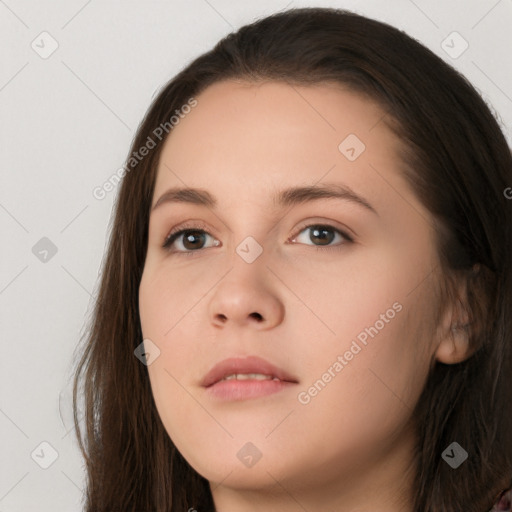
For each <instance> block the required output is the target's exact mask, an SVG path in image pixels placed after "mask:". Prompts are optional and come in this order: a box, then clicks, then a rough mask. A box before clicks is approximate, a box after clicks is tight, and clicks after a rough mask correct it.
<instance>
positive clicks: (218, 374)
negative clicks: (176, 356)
mask: <svg viewBox="0 0 512 512" xmlns="http://www.w3.org/2000/svg"><path fill="white" fill-rule="evenodd" d="M235 373H236V374H239V373H261V374H263V375H271V376H272V377H277V378H278V379H279V380H282V381H287V382H295V383H297V382H298V381H297V379H296V378H295V377H294V376H293V375H290V374H288V373H287V372H286V371H285V370H283V369H282V368H278V367H277V366H274V365H273V364H272V363H269V362H268V361H266V360H265V359H262V358H261V357H257V356H248V357H231V358H229V359H224V360H223V361H221V362H220V363H217V364H216V365H215V366H214V367H213V368H212V369H211V370H210V371H209V372H208V373H207V374H206V375H205V376H204V377H203V380H202V381H201V386H203V387H205V388H206V387H208V386H211V385H213V384H215V383H216V382H219V381H220V380H222V379H223V378H224V377H227V376H228V375H232V374H235Z"/></svg>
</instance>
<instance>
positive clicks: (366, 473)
mask: <svg viewBox="0 0 512 512" xmlns="http://www.w3.org/2000/svg"><path fill="white" fill-rule="evenodd" d="M197 101H198V104H197V106H196V107H195V108H194V109H193V110H192V111H191V112H190V113H189V114H188V115H187V116H186V117H185V118H183V119H181V120H180V122H179V124H178V125H177V126H176V127H175V128H174V129H173V131H172V132H171V134H170V136H169V137H168V139H167V141H166V142H165V146H164V149H163V153H162V155H161V158H160V161H159V168H158V175H157V181H156V186H155V193H154V197H153V205H154V204H155V203H156V201H157V200H158V198H159V197H160V196H161V195H162V194H163V193H164V192H165V191H166V190H167V189H169V188H170V187H176V186H180V187H185V186H187V187H199V188H203V189H206V190H208V191H209V192H210V193H211V194H212V195H214V196H215V197H216V198H217V200H218V206H217V208H215V209H213V208H208V207H205V206H199V205H193V204H185V203H172V204H171V203H165V204H162V205H160V206H159V207H158V208H157V209H155V210H154V212H152V214H151V217H150V224H149V241H148V251H147V259H146V263H145V268H144V272H143V276H142V280H141V283H140V292H139V307H140V319H141V325H142V330H143V334H144V338H145V339H150V340H151V341H152V342H153V343H154V344H155V345H157V346H158V348H159V350H160V355H159V357H158V358H157V359H155V360H154V362H153V363H152V364H150V365H149V366H148V371H149V376H150V381H151V387H152V391H153V395H154V399H155V403H156V406H157V409H158V412H159V414H160V417H161V419H162V422H163V424H164V426H165V428H166V430H167V432H168V434H169V436H170V437H171V439H172V440H173V442H174V443H175V444H176V446H177V447H178V449H179V450H180V452H181V453H182V454H183V456H184V457H185V458H186V459H187V461H188V462H189V463H190V465H191V466H192V467H193V468H194V469H196V471H198V472H199V473H200V474H201V475H202V476H204V477H205V478H207V479H208V480H209V481H210V487H211V489H212V493H213V497H214V501H215V505H216V507H217V510H218V511H219V512H234V511H237V512H240V511H241V512H244V511H249V510H250V511H256V510H258V511H260V510H261V511H264V510H265V511H269V510H271V511H273V510H279V511H281V512H287V511H290V512H291V511H302V510H304V509H306V510H337V511H339V512H349V511H352V512H356V511H359V512H362V511H369V510H372V511H381V512H391V511H393V512H397V511H398V510H400V511H412V505H411V500H412V495H413V489H412V488H411V481H412V480H411V479H412V475H413V473H412V469H413V468H412V460H413V459H412V454H413V449H414V444H415V434H414V429H413V428H412V426H411V425H412V424H411V419H412V418H411V413H412V410H413V407H414V405H415V403H416V402H417V399H418V397H419V395H420V393H421V391H422V389H423V387H424V385H425V381H426V378H427V374H428V370H429V368H430V366H431V365H432V364H434V362H435V360H439V361H442V362H445V363H455V362H458V361H460V360H462V359H464V358H465V357H466V356H467V352H466V343H465V341H466V340H465V339H464V338H460V339H459V338H458V337H455V336H454V335H452V331H451V325H452V324H453V323H457V322H458V323H460V322H463V321H464V319H463V318H460V315H459V316H457V310H456V309H455V308H454V307H452V306H451V305H447V306H446V307H444V308H442V309H441V307H440V297H439V292H438V282H437V280H439V279H441V274H440V269H439V260H438V256H437V253H436V250H435V245H434V238H435V231H434V227H433V223H432V217H431V215H430V214H429V213H428V211H427V210H426V209H425V208H424V207H423V206H422V205H421V204H420V203H419V201H418V200H417V198H416V197H415V196H414V194H413V192H412V191H411V189H410V188H409V187H408V185H407V184H406V182H405V180H404V179H403V178H402V177H401V175H400V168H399V166H400V161H399V157H398V150H399V141H398V140H397V138H396V137H395V136H394V135H393V134H392V133H391V131H390V130H389V129H388V127H387V126H386V125H385V123H384V122H383V118H384V115H385V113H384V111H382V110H381V109H380V108H379V107H378V106H377V105H376V104H374V103H373V102H371V101H369V100H368V99H366V98H364V97H362V96H360V95H356V94H355V93H353V92H350V91H348V90H346V89H343V88H341V87H340V86H335V85H332V84H321V85H315V86H307V87H306V86H300V87H299V86H293V87H292V86H291V85H288V84H285V83H280V82H265V83H260V84H252V83H246V82H235V81H225V82H220V83H217V84H214V85H212V86H210V87H209V88H207V89H206V90H205V91H204V92H203V93H202V94H200V95H199V96H198V97H197ZM349 134H356V135H357V137H358V138H359V139H360V140H361V141H363V143H364V144H365V146H366V149H365V150H364V151H363V152H362V153H361V154H360V155H359V156H358V157H357V159H355V160H354V161H350V160H349V159H347V158H346V156H345V155H344V154H343V153H342V152H341V151H340V150H339V149H338V145H339V144H340V143H341V142H342V141H343V140H344V139H345V138H346V137H347V136H348V135H349ZM326 183H336V184H343V185H346V186H349V187H350V188H351V189H352V190H353V191H354V192H356V193H357V194H359V195H361V196H362V197H364V198H365V199H366V200H367V201H368V202H369V203H370V204H371V205H372V206H373V208H374V209H375V210H376V212H377V214H375V213H373V212H371V211H369V210H368V209H365V208H364V207H362V206H360V205H358V204H356V203H354V202H350V201H346V200H340V199H327V198H322V199H318V200H315V201H310V202H306V203H303V204H299V205H294V206H292V207H288V208H284V209H283V208H278V207H276V206H274V205H273V204H272V202H271V196H272V195H273V194H274V193H275V192H277V191H279V190H281V189H284V188H288V187H293V186H299V185H300V186H305V185H317V186H318V185H322V184H326ZM186 221H196V222H193V223H192V226H189V225H187V226H186V228H187V229H191V228H192V229H203V230H205V231H206V232H207V233H205V234H204V239H203V241H202V242H201V240H199V241H198V242H197V241H196V244H199V247H198V248H196V249H194V248H192V249H190V248H189V247H195V246H191V245H186V244H185V245H184V243H185V242H184V240H185V237H184V236H180V237H179V238H178V239H177V240H176V241H175V242H174V244H173V249H174V252H172V249H171V252H168V251H166V250H165V249H163V248H162V245H163V243H164V240H165V238H166V237H167V235H168V234H169V232H170V230H171V229H172V228H174V227H179V226H181V225H183V223H184V222H186ZM198 222H202V223H204V224H205V225H206V227H204V226H201V225H199V226H198V227H197V228H196V227H195V226H197V224H198ZM314 223H316V224H322V225H325V224H327V225H331V226H333V227H334V229H341V230H342V231H346V232H347V234H348V235H350V236H352V237H353V242H350V241H348V240H346V239H344V238H343V237H342V235H340V234H337V232H336V231H329V232H328V233H329V234H330V236H331V239H332V241H331V242H330V243H328V242H327V246H328V247H332V249H328V248H327V247H326V246H324V245H322V241H321V240H319V238H315V236H314V234H313V230H312V229H308V228H306V225H307V224H314ZM248 236H251V237H253V238H254V239H255V240H256V241H257V242H258V244H259V245H260V246H261V248H262V249H263V252H262V253H261V254H260V256H259V257H258V258H256V259H255V261H254V262H252V263H247V262H246V261H245V260H244V259H243V258H242V257H241V256H239V254H237V252H236V248H237V246H238V245H239V244H240V243H241V242H242V241H243V240H244V239H245V238H246V237H248ZM331 239H330V240H331ZM290 240H295V242H292V241H290ZM185 241H186V240H185ZM216 241H217V243H218V245H215V243H216ZM201 243H202V245H201ZM201 247H203V248H201ZM187 248H188V249H187ZM187 250H188V251H189V252H190V253H192V252H194V251H196V252H194V253H193V254H185V253H184V251H187ZM179 251H182V252H179ZM393 304H395V306H396V305H397V304H399V305H400V306H401V309H400V311H399V312H397V311H396V310H395V315H393V316H394V318H392V319H388V321H387V322H385V321H384V322H383V323H384V327H382V328H381V329H378V334H376V335H374V337H370V336H368V340H367V344H366V345H364V344H362V343H360V342H358V345H359V346H360V351H358V352H357V354H355V355H354V356H353V358H352V359H351V360H350V361H347V360H346V359H344V360H345V362H346V363H347V364H346V365H343V368H342V370H341V371H338V372H336V371H335V370H334V369H333V364H334V363H335V362H336V361H337V360H338V361H339V359H337V358H338V356H342V357H343V356H344V354H345V353H346V351H347V350H349V349H350V347H351V346H353V347H354V345H351V344H352V343H353V341H354V340H356V341H357V336H358V335H360V333H361V332H363V331H364V330H365V328H369V327H370V326H375V325H376V322H377V321H378V320H379V319H382V317H381V315H383V314H384V315H385V314H386V311H388V310H390V309H393ZM396 307H397V308H398V306H396ZM255 312H257V313H259V314H260V315H261V318H260V319H258V318H256V317H255V316H254V315H251V313H255ZM381 324H382V321H381V322H379V324H378V327H380V325H381ZM355 350H357V349H355ZM246 355H257V356H260V357H262V358H264V359H267V360H268V361H270V362H272V363H273V364H275V365H276V366H279V367H281V368H284V369H286V370H287V371H288V372H289V373H291V374H292V375H294V376H295V377H296V378H297V380H298V381H299V383H298V384H296V385H293V386H291V387H289V388H287V389H285V390H283V391H281V392H279V393H276V394H273V395H270V396H266V397H260V398H252V399H247V400H243V401H231V402H230V401H224V402H223V401H220V400H215V399H213V398H211V397H209V396H208V394H207V393H206V391H205V389H204V388H202V387H201V385H200V382H201V380H202V378H203V377H204V375H205V374H206V373H207V372H208V371H209V370H210V369H211V367H212V366H213V365H214V364H216V363H218V362H219V361H221V360H223V359H225V358H227V357H235V356H246ZM329 368H331V379H330V381H329V382H328V383H326V385H325V386H324V387H323V388H321V390H320V391H318V392H317V393H316V395H314V396H311V395H309V396H310V400H309V401H308V403H301V402H300V401H299V399H298V395H299V393H300V392H307V391H308V389H309V388H310V387H311V386H312V385H313V384H314V383H315V382H316V381H318V380H319V379H322V376H323V375H324V374H325V373H326V372H328V369H329ZM338 368H339V366H338ZM333 374H334V375H335V376H334V377H333V376H332V375H333ZM325 380H327V377H325ZM302 396H304V395H302ZM247 442H251V443H253V444H254V445H255V446H256V447H257V449H258V450H259V452H261V459H260V460H259V461H258V462H257V463H256V464H255V465H253V466H252V467H246V466H245V465H244V464H243V463H242V462H241V460H240V459H239V458H238V457H237V453H238V451H239V450H240V449H241V448H242V447H243V446H244V445H245V444H246V443H247ZM408 469H409V471H408Z"/></svg>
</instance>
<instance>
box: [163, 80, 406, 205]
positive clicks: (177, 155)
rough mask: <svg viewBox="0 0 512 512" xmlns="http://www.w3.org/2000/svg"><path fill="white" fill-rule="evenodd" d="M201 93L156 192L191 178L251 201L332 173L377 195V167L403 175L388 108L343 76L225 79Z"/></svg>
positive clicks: (167, 154) (176, 134)
mask: <svg viewBox="0 0 512 512" xmlns="http://www.w3.org/2000/svg"><path fill="white" fill-rule="evenodd" d="M196 100H197V106H195V107H194V108H193V109H192V110H191V111H190V112H189V113H188V114H186V115H184V117H183V118H182V119H180V122H179V123H178V124H177V125H176V126H175V127H174V128H173V130H172V131H171V133H170V135H169V136H168V137H167V140H166V142H165V144H164V148H163V151H162V155H161V158H160V161H159V169H158V174H157V182H156V185H155V196H157V195H159V194H161V193H163V192H164V191H165V190H166V188H168V187H173V186H181V187H184V186H187V187H203V188H209V189H211V190H213V191H215V194H216V195H218V196H222V191H224V192H225V195H226V197H229V198H230V199H231V200H236V198H238V199H239V200H241V199H243V200H248V201H251V199H252V198H254V199H255V200H256V198H262V197H263V196H269V193H268V192H269V191H270V190H272V191H275V190H276V189H281V188H286V187H291V186H296V185H299V184H300V185H314V184H316V183H319V182H321V181H329V182H339V183H343V184H346V185H348V186H349V187H351V188H352V189H359V190H360V192H361V193H362V194H363V195H365V196H374V197H375V196H378V195H379V194H382V192H384V191H383V189H382V185H383V182H382V179H379V178H378V177H377V174H376V173H380V174H381V175H385V176H387V177H388V178H389V179H391V180H395V179H399V165H400V159H399V157H398V152H397V149H398V148H399V145H400V141H398V139H397V138H396V136H395V135H394V134H393V133H392V132H391V131H390V130H389V128H388V127H387V126H386V123H385V117H386V114H385V112H384V111H383V110H382V109H381V108H380V107H379V106H378V105H377V104H376V103H375V102H372V101H370V100H369V99H368V98H366V97H365V96H363V95H361V94H357V93H354V92H352V91H350V90H348V89H344V88H342V87H341V86H339V85H338V84H327V83H324V84H317V85H313V86H298V85H291V84H287V83H284V82H272V81H271V82H264V83H259V84H254V83H248V82H237V81H223V82H218V83H215V84H213V85H211V86H210V87H208V88H207V89H205V90H204V91H203V92H202V93H201V94H200V95H198V96H197V98H196ZM402 186H403V184H402ZM388 188H389V187H388ZM385 192H386V193H393V194H396V192H392V191H390V190H386V191H385Z"/></svg>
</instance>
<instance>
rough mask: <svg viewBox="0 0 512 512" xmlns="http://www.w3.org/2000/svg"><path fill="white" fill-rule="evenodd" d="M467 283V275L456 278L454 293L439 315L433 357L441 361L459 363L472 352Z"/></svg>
mask: <svg viewBox="0 0 512 512" xmlns="http://www.w3.org/2000/svg"><path fill="white" fill-rule="evenodd" d="M467 284H468V279H467V276H464V275H463V276H462V277H459V278H458V281H457V285H456V290H455V294H454V296H452V297H451V298H450V299H449V300H447V303H446V304H445V306H444V308H443V311H442V312H441V315H440V317H439V318H440V320H439V325H438V328H437V336H436V348H435V354H434V357H435V359H436V360H437V361H440V362H441V363H445V364H456V363H460V362H462V361H464V360H465V359H468V358H469V357H470V356H471V355H472V354H473V352H474V349H472V348H470V345H469V340H470V332H471V327H472V325H471V322H470V314H469V312H470V309H469V304H468V296H467Z"/></svg>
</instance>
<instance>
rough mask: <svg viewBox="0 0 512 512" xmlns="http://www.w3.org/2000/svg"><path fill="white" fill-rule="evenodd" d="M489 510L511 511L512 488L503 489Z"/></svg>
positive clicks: (496, 511) (492, 511)
mask: <svg viewBox="0 0 512 512" xmlns="http://www.w3.org/2000/svg"><path fill="white" fill-rule="evenodd" d="M489 512H512V489H509V490H508V491H503V493H502V494H501V496H500V497H499V498H498V500H497V501H496V503H495V504H494V506H493V507H492V509H491V510H489Z"/></svg>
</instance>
